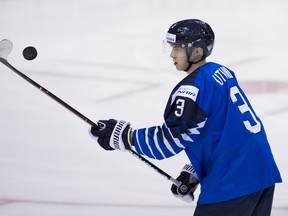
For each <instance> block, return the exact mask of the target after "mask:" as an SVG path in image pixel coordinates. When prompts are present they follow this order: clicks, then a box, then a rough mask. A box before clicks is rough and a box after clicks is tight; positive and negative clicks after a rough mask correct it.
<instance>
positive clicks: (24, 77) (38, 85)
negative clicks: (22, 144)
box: [0, 58, 180, 185]
mask: <svg viewBox="0 0 288 216" xmlns="http://www.w3.org/2000/svg"><path fill="white" fill-rule="evenodd" d="M0 61H1V62H2V63H3V64H4V65H5V66H7V67H8V68H10V69H11V70H12V71H14V72H15V73H16V74H18V75H19V76H21V77H22V78H23V79H25V80H26V81H27V82H29V83H30V84H32V85H33V86H35V87H36V88H38V89H39V90H40V91H42V92H43V93H45V94H46V95H48V96H49V97H51V98H52V99H53V100H55V101H57V102H58V103H59V104H61V105H62V106H64V107H65V108H66V109H68V110H70V111H71V112H72V113H74V114H75V115H77V116H78V117H79V118H81V119H82V120H84V121H85V122H87V123H88V124H90V125H91V126H94V127H97V128H98V129H100V128H101V126H99V125H98V124H96V123H95V122H93V121H92V120H90V119H89V118H87V117H86V116H84V115H83V114H82V113H80V112H79V111H77V110H76V109H74V108H73V107H71V106H70V105H69V104H67V103H66V102H64V101H63V100H61V99H60V98H59V97H57V96H56V95H54V94H53V93H51V92H50V91H48V90H47V89H46V88H44V87H43V86H41V85H40V84H38V83H37V82H35V81H34V80H32V79H31V78H29V77H28V76H26V75H25V74H23V73H22V72H20V71H19V70H17V69H16V68H15V67H13V66H12V65H11V64H10V63H9V62H8V61H7V60H6V59H3V58H0ZM129 152H130V153H131V154H132V155H134V156H135V157H136V158H138V159H140V160H141V161H143V162H144V163H145V164H147V165H148V166H150V167H152V168H153V169H154V170H156V171H157V172H158V173H159V174H161V175H162V176H164V177H165V178H167V179H168V180H170V181H172V182H173V183H174V184H176V185H179V184H180V183H179V182H178V181H177V180H176V179H174V178H173V177H171V176H170V175H169V174H167V173H166V172H164V171H163V170H162V169H160V168H159V167H157V166H156V165H154V164H153V163H151V162H150V161H148V160H147V159H146V158H144V157H142V156H141V155H139V154H138V153H137V152H135V151H134V150H132V149H131V150H129Z"/></svg>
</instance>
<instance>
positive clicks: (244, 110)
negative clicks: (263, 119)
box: [230, 86, 261, 134]
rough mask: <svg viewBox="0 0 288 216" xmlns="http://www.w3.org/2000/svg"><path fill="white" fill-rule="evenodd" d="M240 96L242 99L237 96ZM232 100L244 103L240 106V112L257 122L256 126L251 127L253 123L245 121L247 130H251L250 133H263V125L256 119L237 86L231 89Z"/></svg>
mask: <svg viewBox="0 0 288 216" xmlns="http://www.w3.org/2000/svg"><path fill="white" fill-rule="evenodd" d="M237 94H238V95H239V96H240V98H237V97H236V95H237ZM230 98H231V100H232V102H233V103H235V102H237V101H239V100H241V101H239V102H240V103H242V104H241V105H238V108H239V110H240V112H241V113H242V114H244V113H247V112H248V113H249V114H250V116H251V117H252V119H253V121H254V122H255V124H254V125H251V123H250V122H249V120H245V121H243V123H244V125H245V128H246V129H247V130H249V131H250V132H252V133H254V134H256V133H258V132H260V131H261V124H260V122H259V121H258V120H257V119H256V117H255V115H254V113H253V112H252V110H251V109H250V107H249V106H248V104H247V102H246V100H245V99H244V97H243V95H242V94H241V92H240V91H239V89H238V88H237V86H233V87H231V88H230Z"/></svg>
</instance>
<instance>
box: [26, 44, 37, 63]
mask: <svg viewBox="0 0 288 216" xmlns="http://www.w3.org/2000/svg"><path fill="white" fill-rule="evenodd" d="M23 56H24V58H25V59H26V60H29V61H30V60H33V59H35V58H36V57H37V50H36V49H35V47H33V46H28V47H26V48H25V49H24V50H23Z"/></svg>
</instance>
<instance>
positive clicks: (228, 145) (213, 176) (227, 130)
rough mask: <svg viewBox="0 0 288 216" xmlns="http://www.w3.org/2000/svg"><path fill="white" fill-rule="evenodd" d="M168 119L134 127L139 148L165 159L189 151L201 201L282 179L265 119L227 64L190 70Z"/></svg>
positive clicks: (213, 200) (240, 193) (170, 105)
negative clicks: (251, 103) (255, 108)
mask: <svg viewBox="0 0 288 216" xmlns="http://www.w3.org/2000/svg"><path fill="white" fill-rule="evenodd" d="M164 119H165V122H164V124H163V125H162V126H155V127H149V128H142V129H137V130H134V131H133V142H134V146H135V148H136V151H137V152H138V153H139V154H143V155H146V156H148V157H150V158H154V159H158V160H161V159H164V158H168V157H171V156H174V155H176V154H178V153H179V152H180V151H182V150H184V151H185V152H186V154H187V156H188V158H189V159H190V161H191V163H192V164H193V166H194V168H195V170H196V172H197V175H198V177H199V181H200V183H201V193H200V196H199V199H198V204H208V203H217V202H222V201H226V200H230V199H233V198H236V197H240V196H243V195H247V194H250V193H253V192H256V191H259V190H261V189H264V188H267V187H269V186H272V185H274V184H275V183H277V182H281V181H282V180H281V176H280V173H279V170H278V168H277V165H276V163H275V161H274V158H273V155H272V152H271V149H270V146H269V143H268V141H267V137H266V133H265V130H264V127H263V125H262V122H261V120H260V119H259V118H258V117H257V115H256V114H255V112H254V110H253V108H252V107H251V105H250V103H249V101H248V99H247V97H246V95H245V94H244V92H243V91H242V89H241V88H240V87H239V85H238V82H237V79H236V77H235V74H234V73H233V72H232V71H231V70H229V69H227V68H226V67H224V66H221V65H219V64H216V63H211V62H209V63H206V64H204V65H203V66H201V67H200V68H198V69H197V70H196V71H194V72H193V73H191V74H189V75H187V76H186V77H185V78H184V79H183V80H182V81H181V82H180V83H178V84H177V85H176V87H175V88H174V89H173V91H172V93H171V95H170V97H169V100H168V103H167V106H166V109H165V112H164Z"/></svg>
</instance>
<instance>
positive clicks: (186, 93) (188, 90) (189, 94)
mask: <svg viewBox="0 0 288 216" xmlns="http://www.w3.org/2000/svg"><path fill="white" fill-rule="evenodd" d="M198 92H199V89H198V88H197V87H195V86H191V85H182V86H180V87H179V88H178V89H177V90H176V91H175V92H174V93H173V95H172V100H171V104H172V103H173V102H174V101H175V98H176V97H177V96H180V97H186V98H190V99H191V100H193V101H196V98H197V95H198Z"/></svg>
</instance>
